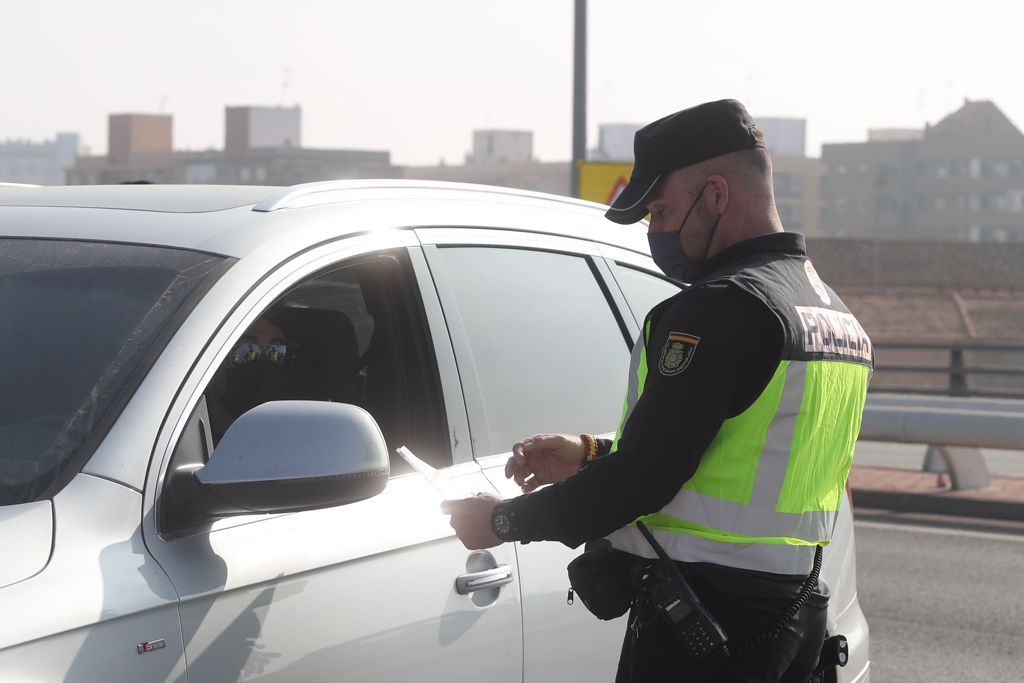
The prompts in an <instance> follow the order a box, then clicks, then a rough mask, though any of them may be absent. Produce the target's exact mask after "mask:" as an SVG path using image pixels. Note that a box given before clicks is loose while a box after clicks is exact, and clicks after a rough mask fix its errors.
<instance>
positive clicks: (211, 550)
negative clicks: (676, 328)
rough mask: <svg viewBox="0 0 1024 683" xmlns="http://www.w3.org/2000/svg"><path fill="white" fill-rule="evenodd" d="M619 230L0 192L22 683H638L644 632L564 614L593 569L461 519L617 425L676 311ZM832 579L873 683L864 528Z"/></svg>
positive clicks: (11, 629) (1, 305) (14, 605)
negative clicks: (636, 378)
mask: <svg viewBox="0 0 1024 683" xmlns="http://www.w3.org/2000/svg"><path fill="white" fill-rule="evenodd" d="M602 211H603V209H602V207H599V206H597V205H594V204H589V203H585V202H580V201H574V200H570V199H565V198H560V197H552V196H545V195H540V194H534V193H529V192H520V191H514V190H507V189H499V188H487V187H478V186H471V185H454V184H441V183H420V182H396V181H346V182H329V183H313V184H308V185H301V186H296V187H292V188H268V187H222V186H217V187H204V186H193V187H189V186H144V185H121V186H107V187H102V186H97V187H47V188H32V187H0V317H2V320H3V325H2V327H0V339H2V341H0V378H2V383H0V548H2V549H3V561H2V562H0V614H2V615H3V619H2V620H0V680H3V681H133V682H138V681H169V680H170V681H185V680H186V679H187V680H188V681H189V683H197V682H203V681H209V682H211V683H222V682H224V681H234V680H245V681H256V680H259V681H288V682H294V681H326V680H344V681H413V680H415V681H465V680H480V679H487V680H488V681H491V682H492V683H501V682H505V681H509V682H512V681H514V682H516V683H522V682H523V681H526V682H534V681H552V680H560V681H570V680H574V681H602V680H612V679H613V678H614V671H615V663H616V660H617V658H618V655H619V650H620V646H621V642H622V637H623V633H624V622H623V620H622V619H620V620H618V621H616V622H601V621H598V620H597V619H596V618H594V617H592V616H591V615H590V614H589V613H588V612H587V610H586V608H585V607H584V606H583V605H582V603H581V602H580V601H579V600H577V601H575V604H572V605H569V604H567V600H566V594H567V589H568V579H567V576H566V572H565V567H566V564H567V563H568V562H569V561H570V560H571V559H572V558H573V557H574V556H575V555H576V554H577V552H578V551H572V550H570V549H568V548H566V547H564V546H561V545H558V544H555V543H531V544H527V545H520V544H505V545H502V546H500V547H497V548H493V549H491V550H489V551H483V552H469V551H467V550H466V549H465V548H464V547H463V546H462V544H461V543H460V542H459V541H458V540H457V539H456V538H455V537H454V535H453V532H452V530H451V528H450V527H449V525H448V518H447V517H446V516H445V515H442V514H441V513H440V511H439V503H440V501H441V500H442V498H443V496H444V492H455V493H456V494H458V493H460V492H463V493H464V492H475V491H493V492H496V493H499V494H501V495H504V496H513V495H516V494H517V493H518V490H517V488H516V487H515V486H514V484H513V483H512V482H510V481H508V480H506V479H505V477H504V476H503V466H504V464H505V461H506V459H507V458H508V455H509V453H508V451H509V449H510V448H511V445H512V444H513V443H514V442H515V441H517V440H518V439H520V438H522V437H525V436H528V435H531V434H534V433H538V432H545V431H560V432H571V433H582V432H589V433H608V432H611V431H612V430H613V429H614V428H615V425H616V424H617V421H618V418H619V411H620V409H621V406H622V398H623V394H624V391H625V380H626V370H627V364H628V360H629V350H630V347H631V346H632V343H633V340H634V339H635V338H636V337H637V335H638V332H639V325H640V324H641V323H642V320H643V317H644V315H645V314H646V312H647V310H648V309H649V308H650V307H651V306H652V305H653V304H654V303H656V302H657V301H659V300H661V299H664V298H666V297H667V296H670V295H672V294H673V293H674V292H676V291H677V285H675V284H673V283H672V282H671V281H669V280H666V279H665V278H664V277H663V276H661V275H660V274H659V273H658V272H657V270H656V268H655V266H654V264H653V262H652V261H651V259H650V257H649V256H648V250H647V243H646V239H645V237H644V229H643V227H638V226H633V227H627V228H624V227H621V226H617V225H613V224H611V223H609V222H608V221H606V220H605V219H604V218H603V213H602ZM267 322H269V325H268V324H265V323H267ZM268 335H269V338H268ZM247 364H249V365H247ZM257 366H258V367H260V368H262V370H261V374H260V373H258V374H249V375H245V374H244V373H245V372H247V371H249V370H251V369H252V368H255V367H257ZM243 376H244V377H246V378H247V379H246V380H245V382H242V383H241V384H237V382H238V381H239V377H243ZM253 377H257V378H258V380H259V381H256V380H253ZM267 399H275V400H273V402H269V403H263V404H262V405H260V406H259V407H257V408H254V409H252V410H251V411H249V412H245V411H246V410H247V409H248V408H250V407H251V405H249V404H255V403H258V402H262V401H264V400H267ZM353 406H357V407H353ZM229 427H230V428H229ZM402 445H405V446H407V447H408V448H409V449H410V450H411V451H412V452H413V453H415V454H416V455H418V456H419V457H420V458H422V459H423V460H424V461H426V462H428V463H429V464H431V465H432V466H433V467H435V468H438V470H439V475H438V477H437V478H436V479H435V480H434V481H433V482H430V481H428V480H427V478H426V477H424V476H422V475H421V474H419V473H417V472H415V471H412V470H411V469H410V468H409V467H408V466H406V465H405V463H404V462H403V461H402V460H401V459H400V458H398V457H397V456H396V455H395V449H396V448H397V447H398V446H402ZM389 460H390V474H389V466H388V463H389ZM822 578H823V580H824V581H825V582H826V583H827V584H828V585H829V587H830V589H831V591H832V599H831V604H830V608H829V631H830V633H842V634H844V635H845V636H846V637H847V638H848V640H849V644H850V661H849V664H848V665H847V666H846V667H845V668H842V669H837V670H835V671H834V672H833V671H829V672H827V674H828V677H829V678H831V677H832V676H833V674H836V675H838V680H842V681H863V680H867V677H868V666H869V662H868V630H867V624H866V623H865V620H864V616H863V614H862V612H861V610H860V607H859V605H858V603H857V594H856V578H855V568H854V545H853V532H852V521H851V515H850V510H849V505H848V500H847V501H845V503H844V505H843V509H842V510H841V512H840V517H839V526H838V529H837V531H836V534H835V541H834V542H833V543H832V545H830V546H829V547H828V548H827V549H826V551H825V561H824V566H823V569H822ZM832 680H835V679H832Z"/></svg>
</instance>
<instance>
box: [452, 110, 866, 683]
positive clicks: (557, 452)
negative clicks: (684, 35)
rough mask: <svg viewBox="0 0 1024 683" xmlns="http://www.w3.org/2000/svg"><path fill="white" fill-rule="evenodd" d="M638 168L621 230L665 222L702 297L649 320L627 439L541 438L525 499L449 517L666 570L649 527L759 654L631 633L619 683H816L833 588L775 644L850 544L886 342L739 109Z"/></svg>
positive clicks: (674, 253)
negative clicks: (856, 311)
mask: <svg viewBox="0 0 1024 683" xmlns="http://www.w3.org/2000/svg"><path fill="white" fill-rule="evenodd" d="M634 150H635V167H634V170H633V174H632V177H631V178H630V181H629V184H628V185H627V186H626V188H625V189H624V190H623V191H622V193H621V194H620V195H619V197H618V198H617V199H616V200H615V202H614V203H613V204H612V206H611V207H610V209H609V210H608V212H607V217H608V218H609V219H611V220H612V221H615V222H617V223H621V224H629V223H635V222H637V221H639V220H641V219H642V218H643V217H644V216H645V215H647V214H648V213H649V214H650V224H649V228H648V239H649V243H650V247H651V254H652V256H653V258H654V261H655V263H656V264H657V265H658V266H659V268H661V269H662V270H663V271H664V272H665V273H666V275H668V276H669V277H672V278H675V279H678V280H680V281H685V282H689V283H691V284H690V286H689V287H688V288H686V289H685V290H683V291H682V292H680V293H679V294H678V295H676V296H674V297H672V298H670V299H668V300H666V301H664V302H662V303H660V304H658V305H657V306H655V307H654V309H652V310H651V311H650V313H648V315H647V317H646V320H645V322H644V326H643V331H642V334H641V337H640V339H639V340H638V341H637V344H636V346H635V348H634V352H633V358H632V367H631V368H630V372H629V376H628V389H627V397H626V408H625V411H624V414H623V417H622V422H621V424H620V426H619V429H618V432H617V434H616V437H615V440H614V441H613V442H608V441H603V440H601V441H598V440H595V439H594V438H593V437H591V436H588V435H582V436H573V435H551V434H547V435H538V436H535V437H531V438H529V439H525V440H524V441H522V442H520V443H518V444H516V445H515V446H514V448H513V456H512V458H511V459H510V460H509V462H508V464H507V465H506V469H505V472H506V476H509V477H514V478H515V481H516V482H517V483H518V484H520V486H521V487H522V488H523V491H524V492H525V494H524V495H522V496H520V497H517V498H514V499H510V500H506V501H500V500H499V499H498V498H497V497H495V496H492V495H488V494H480V495H478V496H476V497H474V498H467V499H462V500H453V501H445V503H444V504H443V508H442V509H443V511H444V512H446V513H449V514H451V516H452V517H451V524H452V527H453V528H454V529H455V530H456V533H457V534H458V536H459V538H460V539H461V540H462V541H463V543H464V544H465V545H466V547H467V548H471V549H476V548H486V547H491V546H494V545H497V544H499V543H502V542H508V541H539V540H553V541H560V542H562V543H565V544H566V545H568V546H570V547H573V548H575V547H577V546H578V545H580V544H581V543H583V542H585V541H588V540H591V539H595V538H598V537H602V536H607V537H608V539H609V540H610V541H611V543H612V545H613V546H614V547H615V548H617V549H620V550H623V551H626V552H628V553H632V554H633V555H636V556H639V557H643V558H653V557H655V554H654V552H653V551H652V549H651V546H650V545H649V544H648V543H647V541H646V540H645V539H644V538H643V536H642V535H641V534H640V533H639V531H638V529H637V528H636V526H635V525H634V524H633V522H634V521H635V520H637V519H638V518H639V519H642V520H643V521H644V522H645V524H646V526H647V527H649V528H650V529H651V530H652V531H653V534H654V537H655V538H656V539H657V541H658V542H659V543H660V544H661V545H662V546H663V547H664V549H665V550H666V551H667V553H668V555H669V556H670V557H671V558H672V559H673V560H674V561H676V562H677V563H679V566H680V567H681V568H682V569H683V570H684V572H685V575H686V576H688V577H689V579H688V580H689V581H690V583H691V585H692V586H693V588H694V590H695V591H696V593H697V594H698V596H699V597H700V598H701V600H702V601H703V603H704V605H705V606H706V607H707V608H708V609H709V610H710V612H711V613H712V614H713V615H714V617H715V618H716V619H717V620H718V621H719V623H720V624H721V625H722V626H723V628H724V630H725V632H726V633H727V634H728V636H729V641H730V643H731V644H734V645H735V644H740V643H744V642H746V643H751V642H754V643H758V644H757V645H755V646H753V647H750V648H746V650H747V651H746V652H743V653H742V654H740V653H736V654H734V655H733V656H729V657H725V656H717V657H713V658H709V659H707V660H701V661H688V660H687V658H686V657H685V655H683V654H682V652H681V648H680V647H679V643H678V642H677V641H676V640H675V639H674V636H673V634H672V633H671V632H670V630H669V629H668V627H667V626H666V625H665V623H664V622H662V621H661V620H650V621H647V622H646V623H644V624H643V626H642V627H641V628H639V630H638V632H637V634H636V636H635V637H634V636H633V634H632V633H631V632H628V633H627V636H626V639H625V642H624V645H623V654H622V656H621V657H620V662H619V671H618V677H617V679H616V680H619V681H634V682H637V681H664V680H686V681H703V680H709V681H801V682H802V681H807V680H808V679H809V678H810V676H811V674H812V672H813V670H814V668H815V665H816V661H817V658H818V655H819V652H820V650H821V646H822V642H823V638H824V633H825V608H826V604H827V596H826V595H824V594H823V589H819V590H815V592H813V593H812V594H811V595H810V597H809V599H807V601H806V602H805V603H804V604H803V606H802V608H801V609H800V610H799V611H798V612H797V614H796V616H795V617H793V618H792V619H790V620H789V621H788V622H786V623H785V626H784V628H783V629H782V630H781V633H779V634H778V635H777V637H775V638H772V639H767V640H764V641H763V642H760V640H759V638H758V636H759V634H763V633H765V632H766V631H767V630H769V629H771V628H772V626H773V625H775V624H777V623H778V622H779V618H780V615H782V614H784V613H785V611H786V609H787V607H788V606H790V605H792V603H793V600H794V597H795V595H796V594H797V593H798V592H799V591H800V588H801V586H802V585H803V584H804V583H805V581H807V579H808V574H810V573H811V571H812V565H813V563H814V561H815V554H816V548H818V547H819V546H824V545H827V544H828V542H829V540H830V538H831V534H832V529H833V526H834V523H835V520H836V516H837V512H838V509H839V506H840V504H841V502H842V500H843V499H844V487H845V484H846V478H847V475H848V473H849V469H850V464H851V460H852V456H853V447H854V443H855V441H856V438H857V434H858V431H859V429H860V419H861V411H862V409H863V405H864V398H865V393H866V390H867V383H868V379H869V376H870V372H871V366H872V351H871V342H870V340H869V339H868V337H867V335H866V334H865V333H864V330H863V329H862V328H861V326H860V324H859V323H858V322H857V320H856V318H855V317H854V316H853V315H852V314H851V313H850V312H849V310H848V309H847V308H846V306H845V305H844V304H843V302H842V301H841V300H840V298H839V297H838V296H837V295H836V293H835V292H834V291H832V289H830V288H829V287H828V286H827V285H825V284H824V283H823V282H822V281H821V279H820V278H819V277H818V275H817V273H816V272H815V270H814V266H813V265H812V264H811V261H810V260H809V259H808V258H807V255H806V253H805V250H804V240H803V237H802V236H801V235H798V234H795V233H787V232H784V230H783V226H782V223H781V221H780V219H779V215H778V211H777V210H776V207H775V201H774V196H773V192H772V182H771V177H772V174H771V159H770V157H769V155H768V152H767V150H766V148H765V146H764V137H763V135H762V134H761V132H760V131H759V130H758V129H757V128H756V126H755V125H754V123H753V121H752V120H751V118H750V116H749V115H748V113H747V112H746V110H745V109H744V107H743V106H742V105H741V104H740V103H739V102H737V101H735V100H722V101H718V102H709V103H705V104H702V105H699V106H696V107H693V108H690V109H686V110H683V111H680V112H677V113H675V114H672V115H670V116H667V117H665V118H663V119H660V120H658V121H655V122H654V123H651V124H649V125H648V126H645V127H644V128H643V129H641V130H640V131H638V132H637V134H636V137H635V141H634ZM544 484H551V486H547V487H545V488H540V489H539V490H535V489H537V488H538V487H540V486H543V485H544ZM818 561H820V556H819V558H818ZM634 616H635V615H634ZM736 649H741V650H742V649H743V648H736Z"/></svg>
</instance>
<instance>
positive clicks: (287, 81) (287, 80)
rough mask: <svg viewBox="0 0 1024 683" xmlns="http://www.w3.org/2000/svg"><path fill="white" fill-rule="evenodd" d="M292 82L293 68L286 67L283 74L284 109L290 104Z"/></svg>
mask: <svg viewBox="0 0 1024 683" xmlns="http://www.w3.org/2000/svg"><path fill="white" fill-rule="evenodd" d="M291 81H292V68H291V67H290V66H286V67H285V68H284V71H283V72H282V73H281V106H282V107H284V106H286V105H287V103H288V88H289V87H291Z"/></svg>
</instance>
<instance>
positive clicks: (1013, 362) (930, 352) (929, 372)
mask: <svg viewBox="0 0 1024 683" xmlns="http://www.w3.org/2000/svg"><path fill="white" fill-rule="evenodd" d="M897 358H902V359H904V362H896V360H895V359H897ZM908 358H912V362H907V360H908ZM940 358H944V359H945V362H941V364H940V362H939V360H938V359H940ZM1000 360H1002V361H1004V362H999V361H1000ZM875 362H876V365H875V379H874V380H872V383H871V386H870V388H869V390H870V391H871V392H873V393H891V392H896V393H903V394H924V395H934V396H942V395H945V396H964V397H980V398H1013V399H1021V398H1024V344H986V343H981V342H946V343H942V342H922V343H917V342H879V343H876V344H875ZM893 374H899V375H900V376H901V377H902V378H903V381H901V382H897V381H895V380H894V379H891V378H892V376H893ZM942 376H945V379H942ZM907 378H916V381H911V380H909V379H907ZM935 380H939V381H935Z"/></svg>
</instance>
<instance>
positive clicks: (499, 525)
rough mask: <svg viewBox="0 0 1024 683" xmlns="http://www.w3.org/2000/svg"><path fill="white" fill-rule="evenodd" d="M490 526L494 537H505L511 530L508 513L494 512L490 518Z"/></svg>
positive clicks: (502, 511)
mask: <svg viewBox="0 0 1024 683" xmlns="http://www.w3.org/2000/svg"><path fill="white" fill-rule="evenodd" d="M491 526H492V527H494V535H495V536H497V537H498V538H502V537H504V536H507V535H508V532H509V530H510V529H511V528H512V520H510V519H509V518H508V513H507V512H505V511H504V510H495V511H494V515H493V516H492V517H491Z"/></svg>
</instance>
